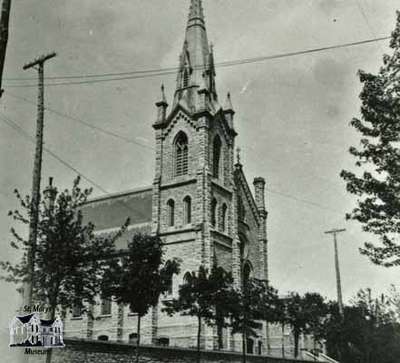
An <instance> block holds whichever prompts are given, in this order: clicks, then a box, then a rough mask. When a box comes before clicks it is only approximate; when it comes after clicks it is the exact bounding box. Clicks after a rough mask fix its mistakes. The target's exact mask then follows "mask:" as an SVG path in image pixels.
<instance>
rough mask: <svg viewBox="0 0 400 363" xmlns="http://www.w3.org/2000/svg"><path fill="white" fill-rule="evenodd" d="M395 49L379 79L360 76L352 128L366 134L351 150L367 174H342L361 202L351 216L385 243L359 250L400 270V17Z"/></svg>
mask: <svg viewBox="0 0 400 363" xmlns="http://www.w3.org/2000/svg"><path fill="white" fill-rule="evenodd" d="M390 47H391V48H392V50H393V53H392V55H390V56H389V55H384V57H383V66H382V67H381V69H380V70H379V72H378V74H376V75H375V74H371V73H366V72H364V71H359V77H360V81H361V83H362V84H363V89H362V92H361V94H360V98H361V102H362V104H361V119H358V118H353V120H352V121H351V125H352V126H353V127H354V128H355V129H356V130H357V131H358V132H360V134H361V135H362V138H361V147H360V148H356V147H351V148H350V150H349V151H350V154H351V155H353V156H354V157H355V158H356V159H357V161H356V166H357V167H358V168H360V169H359V170H360V171H362V172H363V173H362V174H361V173H359V174H358V175H356V173H353V172H350V171H345V170H343V171H342V172H341V177H342V178H343V179H344V180H345V181H346V183H347V191H348V192H350V193H352V194H354V195H356V196H357V197H358V200H357V203H358V206H357V207H356V208H354V209H353V211H352V212H351V213H349V214H347V216H346V217H347V218H348V219H353V220H356V221H358V222H360V223H361V224H362V227H363V230H364V231H366V232H369V233H372V234H373V235H376V236H377V237H378V238H379V239H380V243H379V244H373V243H370V242H366V243H365V246H364V248H362V249H361V250H360V251H361V253H362V254H364V255H366V256H368V257H369V258H370V260H371V261H372V262H373V263H375V264H379V265H383V266H386V267H390V266H397V265H400V245H399V240H398V238H399V231H400V173H399V170H400V146H399V141H400V93H399V92H400V80H399V77H398V73H399V71H400V62H399V59H400V12H397V24H396V28H395V30H394V31H393V32H392V37H391V41H390Z"/></svg>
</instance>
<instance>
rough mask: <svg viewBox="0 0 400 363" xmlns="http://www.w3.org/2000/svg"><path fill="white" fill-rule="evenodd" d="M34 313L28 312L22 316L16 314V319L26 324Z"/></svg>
mask: <svg viewBox="0 0 400 363" xmlns="http://www.w3.org/2000/svg"><path fill="white" fill-rule="evenodd" d="M33 315H35V314H34V313H33V314H29V315H24V316H17V319H18V320H19V321H20V322H21V323H22V324H26V323H28V322H29V321H30V320H31V319H32V316H33Z"/></svg>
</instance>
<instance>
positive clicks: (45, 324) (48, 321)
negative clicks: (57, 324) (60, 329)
mask: <svg viewBox="0 0 400 363" xmlns="http://www.w3.org/2000/svg"><path fill="white" fill-rule="evenodd" d="M54 320H55V319H50V320H45V319H40V324H42V325H43V326H52V325H53V323H54Z"/></svg>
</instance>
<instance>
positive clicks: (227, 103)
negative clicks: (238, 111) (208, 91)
mask: <svg viewBox="0 0 400 363" xmlns="http://www.w3.org/2000/svg"><path fill="white" fill-rule="evenodd" d="M224 111H225V112H231V113H234V111H233V106H232V100H231V94H230V92H228V94H227V95H226V100H225V104H224Z"/></svg>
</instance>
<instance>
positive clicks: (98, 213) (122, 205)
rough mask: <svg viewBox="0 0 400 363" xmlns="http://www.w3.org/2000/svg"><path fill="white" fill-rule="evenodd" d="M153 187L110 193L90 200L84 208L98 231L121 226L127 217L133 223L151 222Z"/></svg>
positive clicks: (87, 218)
mask: <svg viewBox="0 0 400 363" xmlns="http://www.w3.org/2000/svg"><path fill="white" fill-rule="evenodd" d="M152 195H153V194H152V187H146V188H141V189H134V190H130V191H126V192H121V193H116V194H109V195H106V196H102V197H99V198H94V199H92V200H90V201H88V202H87V203H86V204H85V205H84V207H83V208H82V213H83V215H84V218H85V220H86V221H87V222H92V223H93V224H94V225H95V227H96V231H106V230H113V229H116V228H118V227H121V226H122V225H123V224H124V223H125V221H126V219H127V218H130V224H131V225H139V224H145V223H150V222H151V207H152Z"/></svg>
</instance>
